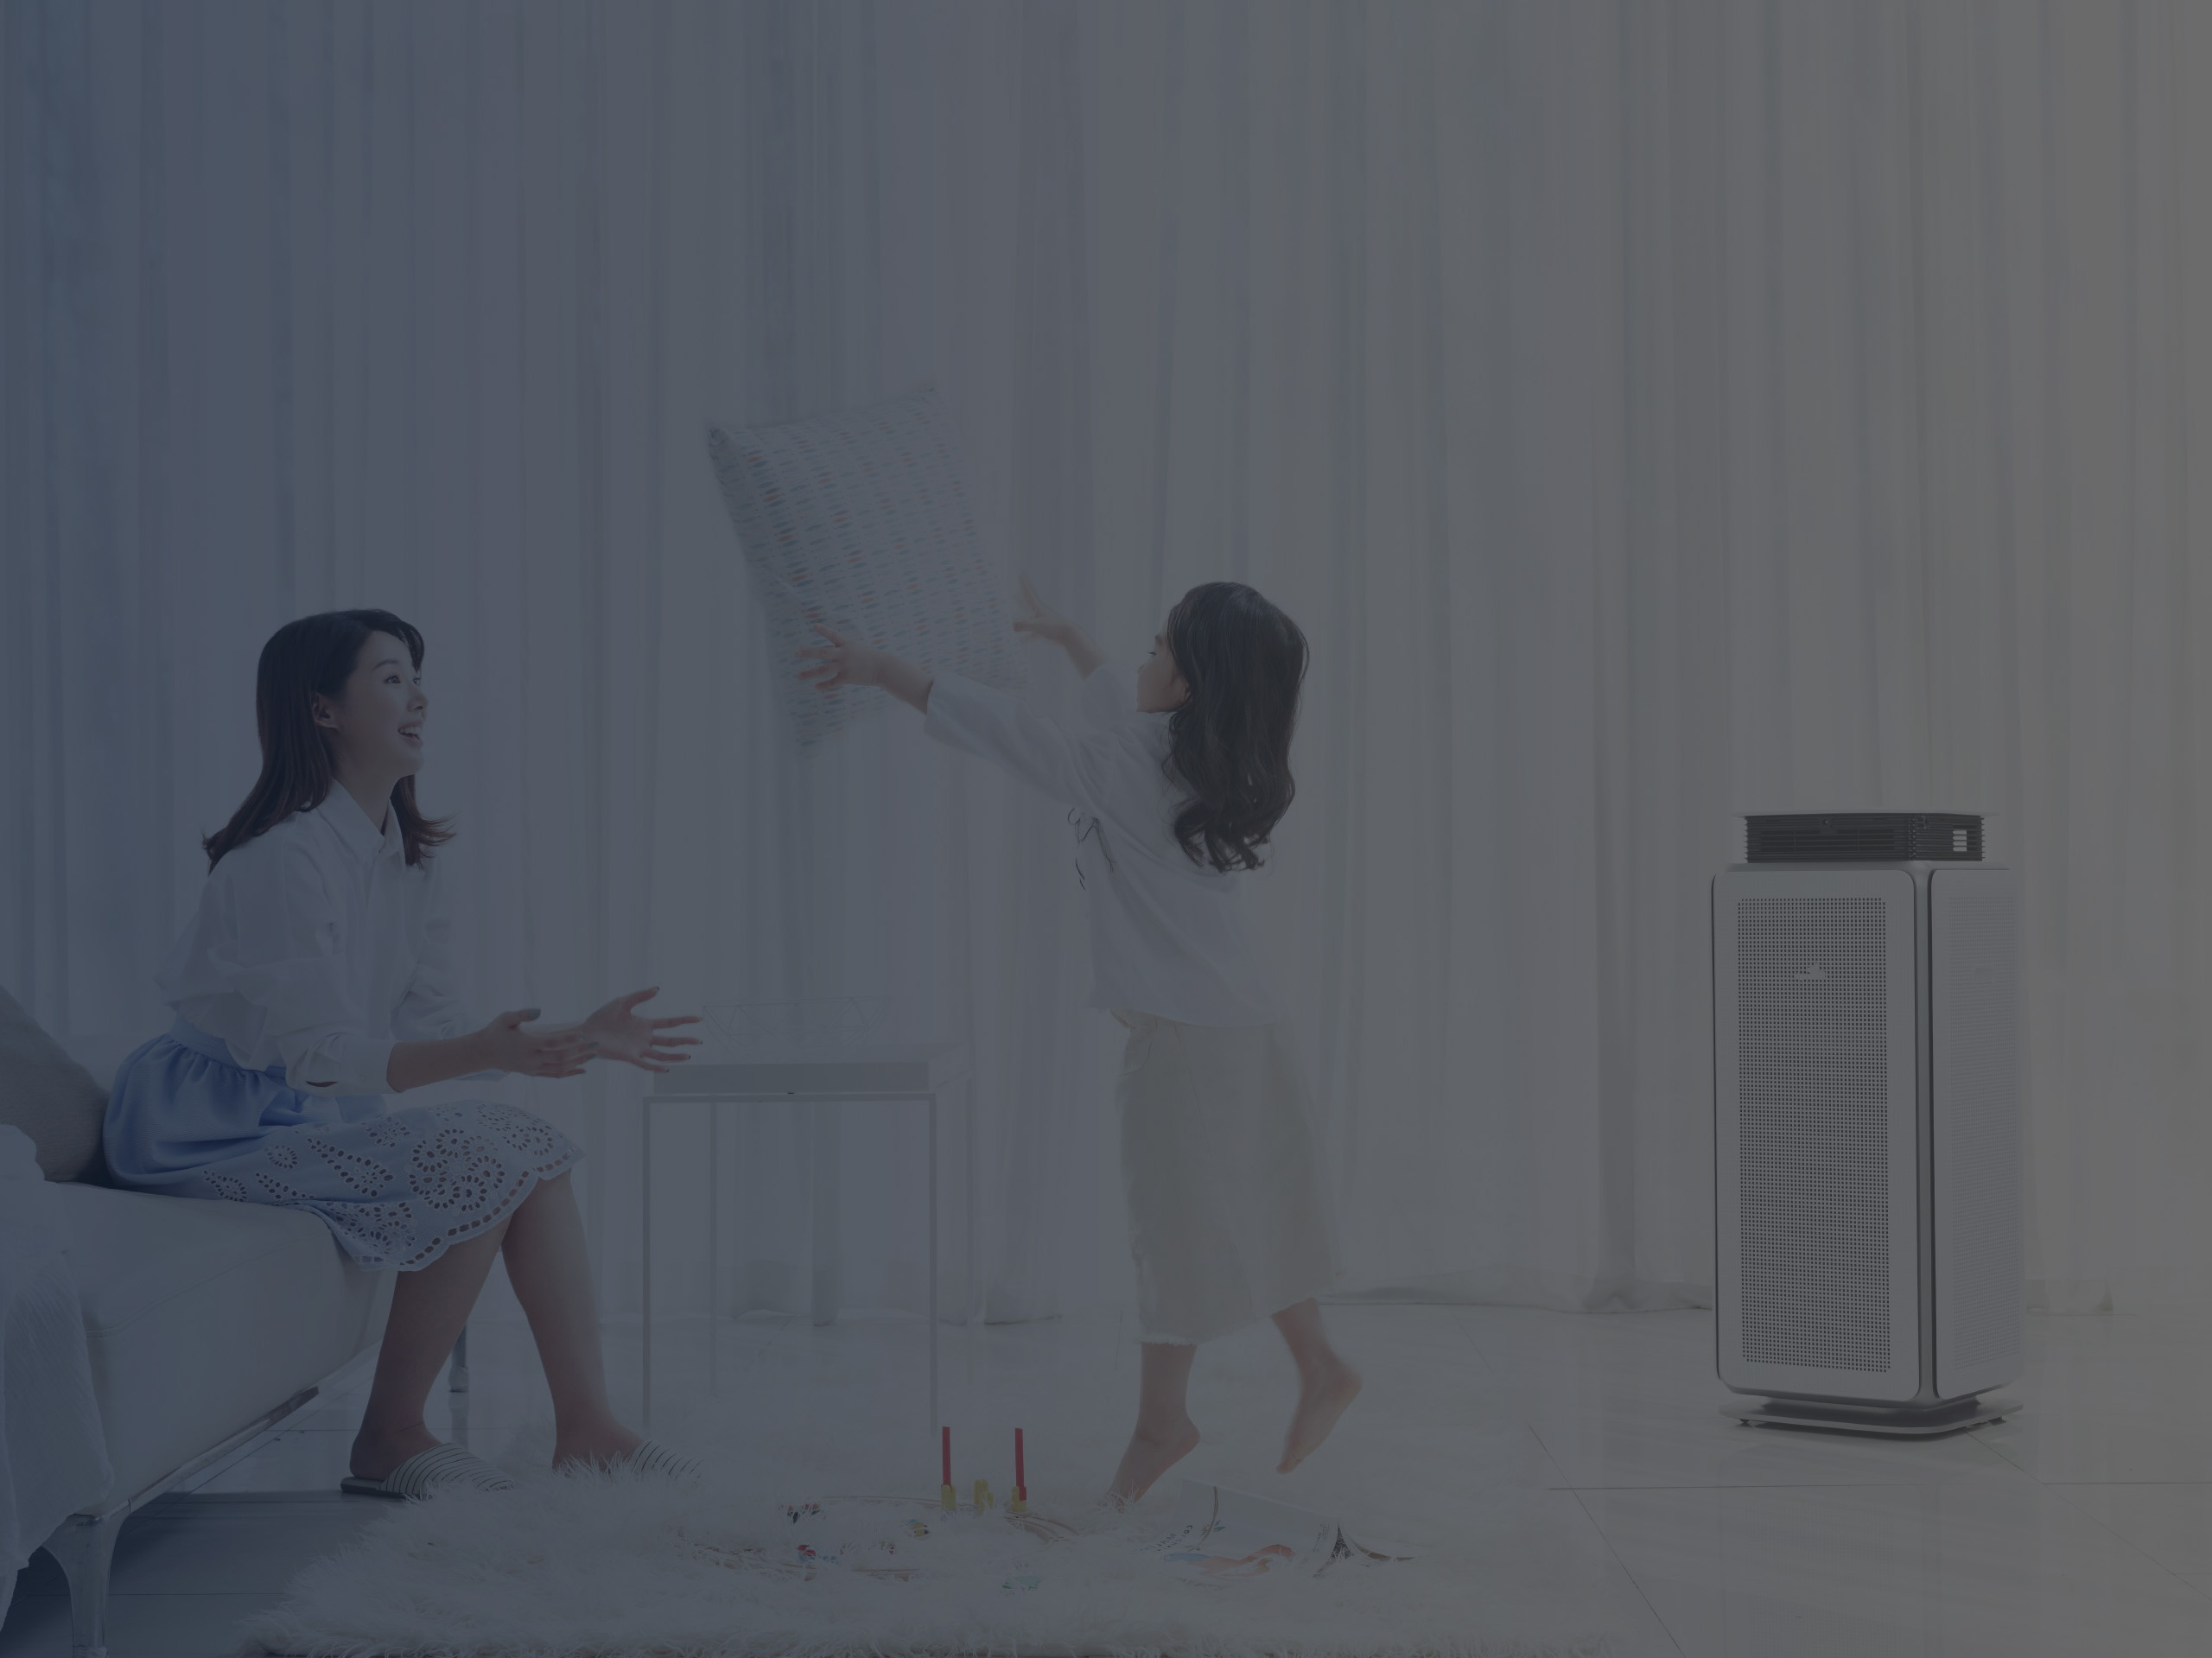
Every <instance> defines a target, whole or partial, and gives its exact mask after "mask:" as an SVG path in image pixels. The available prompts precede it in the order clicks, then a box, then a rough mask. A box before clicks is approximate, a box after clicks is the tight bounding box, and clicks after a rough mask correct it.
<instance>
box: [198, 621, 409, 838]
mask: <svg viewBox="0 0 2212 1658" xmlns="http://www.w3.org/2000/svg"><path fill="white" fill-rule="evenodd" d="M372 633H389V634H391V636H392V637H393V638H396V639H399V640H401V641H403V642H404V644H405V645H406V646H407V653H408V655H409V656H410V657H413V658H414V659H415V665H416V667H417V668H420V667H421V666H422V665H423V636H422V635H421V634H420V633H418V632H416V631H415V630H414V628H413V627H411V626H409V625H408V624H407V623H405V622H403V621H401V620H400V619H399V618H398V617H397V616H395V615H393V614H392V613H391V612H390V611H388V610H326V611H324V612H322V613H320V614H319V615H315V616H302V617H301V618H300V619H299V620H297V621H296V622H287V623H285V624H284V626H282V627H280V628H278V629H277V631H276V632H274V633H272V634H270V636H269V643H268V644H266V645H263V646H262V647H261V666H260V668H259V670H257V672H256V674H255V676H254V683H253V717H254V723H255V725H256V726H257V727H258V728H259V730H260V733H261V777H260V778H259V780H258V781H257V782H256V783H255V784H254V785H253V791H252V792H251V794H249V795H247V796H246V797H245V804H244V805H242V806H240V807H239V808H238V810H237V811H236V812H234V813H232V816H231V821H230V822H229V823H226V824H224V825H223V827H222V828H221V829H219V831H217V832H216V833H215V834H213V835H209V836H208V837H207V839H206V840H204V841H202V842H200V845H201V846H202V847H203V848H206V850H207V867H208V868H210V869H213V867H215V866H216V865H217V864H218V863H219V862H221V861H222V858H223V854H225V853H226V852H231V851H235V850H236V849H237V848H239V847H242V846H244V845H245V843H246V842H248V841H251V840H252V839H253V838H254V836H256V835H259V834H262V833H263V832H264V831H265V830H267V829H273V828H275V827H276V826H277V824H278V823H283V821H284V819H286V818H287V817H289V816H291V815H292V814H293V813H294V812H296V811H309V810H313V809H314V808H315V807H317V806H320V805H321V804H322V803H323V800H324V798H325V797H327V796H328V794H329V793H330V785H331V784H332V782H333V781H334V775H333V773H332V771H331V766H330V746H329V742H328V740H327V738H325V737H324V735H323V734H322V729H321V727H319V726H317V725H316V724H315V697H316V696H318V695H321V696H327V697H328V698H329V699H330V700H331V701H332V702H338V701H339V700H340V699H341V698H342V697H344V696H345V695H346V681H347V680H348V679H350V678H352V677H353V666H354V664H356V663H358V662H359V660H360V658H361V647H362V646H363V645H366V644H367V643H368V642H369V635H370V634H372ZM391 809H392V810H394V811H396V812H397V813H398V814H399V834H400V838H401V840H402V841H404V842H405V843H406V847H407V861H408V862H409V863H410V864H418V863H421V862H422V861H423V859H425V858H427V857H429V855H430V848H432V847H435V846H442V845H443V844H444V843H445V842H448V841H449V840H451V839H452V838H453V828H452V823H453V820H452V819H451V818H428V817H425V816H423V814H422V813H421V812H419V811H417V810H416V809H415V779H414V778H411V777H409V778H400V779H399V781H398V782H397V784H395V785H392V791H391Z"/></svg>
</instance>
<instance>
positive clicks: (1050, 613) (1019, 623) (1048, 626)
mask: <svg viewBox="0 0 2212 1658" xmlns="http://www.w3.org/2000/svg"><path fill="white" fill-rule="evenodd" d="M1020 582H1021V613H1020V615H1019V616H1016V617H1015V618H1014V632H1017V633H1027V634H1028V635H1029V636H1030V637H1031V638H1038V639H1045V640H1046V641H1048V642H1050V643H1052V644H1053V645H1065V644H1067V643H1068V642H1069V641H1070V640H1071V639H1072V638H1075V637H1076V626H1075V624H1074V623H1073V622H1071V621H1070V620H1069V619H1067V618H1066V617H1065V616H1063V615H1061V614H1060V613H1058V611H1055V610H1051V609H1048V608H1046V605H1045V601H1044V600H1041V599H1039V597H1038V596H1037V592H1036V589H1035V588H1032V587H1031V586H1030V585H1029V578H1028V576H1027V575H1022V576H1021V577H1020Z"/></svg>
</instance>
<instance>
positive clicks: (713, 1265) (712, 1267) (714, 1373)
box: [707, 1100, 722, 1399]
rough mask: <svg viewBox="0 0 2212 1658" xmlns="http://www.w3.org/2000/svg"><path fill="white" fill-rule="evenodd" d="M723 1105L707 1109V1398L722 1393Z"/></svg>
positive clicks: (719, 1104)
mask: <svg viewBox="0 0 2212 1658" xmlns="http://www.w3.org/2000/svg"><path fill="white" fill-rule="evenodd" d="M721 1222H722V1112H721V1101H720V1100H715V1101H714V1102H711V1103H710V1104H709V1106H708V1107H707V1397H708V1398H709V1399H712V1398H713V1397H714V1396H715V1393H716V1392H717V1391H718V1388H717V1384H718V1383H719V1382H720V1381H721V1369H720V1363H719V1361H720V1359H721V1317H722V1300H721V1265H722V1241H721V1230H722V1227H721Z"/></svg>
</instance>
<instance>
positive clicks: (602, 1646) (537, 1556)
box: [245, 1433, 1607, 1658]
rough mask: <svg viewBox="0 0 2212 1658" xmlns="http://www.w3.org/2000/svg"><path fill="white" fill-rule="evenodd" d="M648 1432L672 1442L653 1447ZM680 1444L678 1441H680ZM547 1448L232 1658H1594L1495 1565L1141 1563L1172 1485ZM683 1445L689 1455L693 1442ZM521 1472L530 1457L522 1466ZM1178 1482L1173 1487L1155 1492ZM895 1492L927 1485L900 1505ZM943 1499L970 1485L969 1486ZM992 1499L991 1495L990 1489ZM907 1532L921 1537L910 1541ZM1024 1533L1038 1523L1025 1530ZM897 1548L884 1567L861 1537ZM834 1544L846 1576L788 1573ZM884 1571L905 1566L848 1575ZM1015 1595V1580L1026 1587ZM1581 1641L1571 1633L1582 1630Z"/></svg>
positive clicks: (421, 1519)
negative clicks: (945, 1491) (1107, 1493)
mask: <svg viewBox="0 0 2212 1658" xmlns="http://www.w3.org/2000/svg"><path fill="white" fill-rule="evenodd" d="M660 1437H662V1438H663V1439H668V1440H670V1441H671V1443H677V1444H683V1443H684V1442H683V1441H682V1440H678V1439H674V1438H673V1437H672V1436H671V1435H668V1434H666V1433H664V1434H662V1435H661V1436H660ZM692 1445H696V1441H693V1442H692ZM546 1448H547V1447H546V1446H545V1445H542V1444H538V1443H534V1442H533V1443H525V1444H522V1445H518V1446H517V1447H516V1452H515V1454H514V1455H512V1457H507V1458H501V1459H500V1460H501V1461H502V1462H503V1463H505V1464H506V1465H507V1466H508V1467H509V1468H510V1470H511V1471H513V1472H514V1473H515V1474H516V1476H517V1477H518V1479H519V1480H520V1481H521V1482H522V1483H521V1485H520V1487H519V1489H518V1490H513V1491H507V1492H498V1493H483V1492H455V1493H452V1494H449V1495H446V1496H440V1497H437V1498H435V1499H434V1500H432V1501H429V1502H416V1503H408V1504H404V1505H403V1504H394V1505H392V1508H391V1511H390V1512H389V1513H386V1514H382V1515H378V1517H377V1518H376V1519H375V1520H374V1521H372V1522H371V1523H370V1524H369V1525H367V1526H366V1527H365V1528H363V1530H362V1531H361V1533H360V1534H359V1535H358V1536H357V1537H356V1538H355V1539H354V1540H353V1542H352V1543H350V1544H349V1545H348V1546H347V1547H345V1548H344V1549H343V1550H341V1551H340V1553H337V1554H334V1555H332V1556H330V1557H327V1558H326V1559H324V1560H320V1561H318V1562H316V1563H315V1565H313V1566H309V1567H308V1569H307V1570H306V1571H305V1572H302V1573H301V1574H300V1576H299V1577H298V1578H297V1579H295V1580H294V1582H293V1584H292V1585H291V1587H290V1589H289V1591H288V1592H287V1594H286V1597H285V1598H284V1599H283V1602H282V1603H281V1604H279V1605H278V1606H277V1608H276V1609H275V1610H272V1611H270V1612H268V1613H266V1614H264V1615H263V1616H262V1617H259V1618H257V1620H255V1621H254V1622H253V1623H251V1624H250V1625H249V1626H248V1627H247V1629H246V1630H245V1636H246V1644H245V1650H246V1651H249V1652H266V1653H286V1654H301V1655H311V1658H401V1655H406V1658H525V1655H526V1658H617V1655H620V1658H633V1655H634V1658H678V1655H681V1658H709V1655H713V1658H723V1655H748V1658H749V1655H770V1654H773V1655H778V1658H832V1655H837V1658H842V1655H848V1654H865V1655H870V1658H924V1655H927V1658H940V1655H967V1654H975V1655H987V1654H988V1655H1007V1658H1015V1655H1027V1654H1036V1655H1046V1654H1053V1655H1067V1658H1077V1655H1082V1658H1089V1655H1114V1658H1166V1655H1171V1654H1172V1655H1192V1658H1248V1655H1249V1658H1413V1655H1431V1654H1433V1655H1439V1658H1478V1655H1480V1658H1503V1655H1516V1658H1548V1655H1576V1658H1590V1655H1601V1654H1603V1653H1605V1651H1606V1649H1607V1648H1606V1645H1605V1642H1604V1640H1603V1639H1602V1638H1601V1637H1599V1636H1594V1635H1582V1634H1578V1633H1576V1632H1574V1631H1573V1630H1566V1631H1562V1630H1561V1629H1560V1627H1559V1608H1558V1606H1557V1604H1556V1603H1553V1604H1549V1605H1548V1606H1546V1605H1541V1604H1533V1603H1528V1602H1524V1603H1523V1604H1519V1605H1518V1606H1516V1604H1515V1594H1516V1589H1515V1584H1514V1581H1513V1576H1512V1574H1511V1573H1510V1572H1503V1571H1500V1570H1499V1569H1498V1566H1497V1562H1495V1561H1490V1562H1486V1561H1485V1560H1483V1559H1480V1558H1478V1556H1476V1555H1475V1554H1473V1553H1470V1552H1468V1551H1467V1550H1465V1549H1464V1548H1463V1549H1462V1550H1460V1551H1459V1552H1457V1553H1454V1552H1452V1551H1451V1550H1449V1549H1445V1548H1427V1549H1425V1548H1423V1547H1421V1541H1420V1540H1419V1539H1406V1538H1396V1537H1393V1538H1381V1537H1374V1536H1370V1535H1366V1534H1363V1533H1362V1531H1361V1529H1360V1528H1358V1524H1357V1521H1355V1519H1354V1518H1353V1517H1352V1516H1349V1515H1345V1516H1340V1518H1343V1519H1344V1520H1345V1521H1346V1522H1347V1526H1348V1528H1351V1529H1352V1530H1353V1532H1354V1534H1355V1536H1357V1540H1359V1541H1360V1542H1362V1543H1364V1544H1369V1545H1370V1546H1371V1547H1381V1548H1388V1549H1390V1550H1391V1552H1394V1553H1413V1554H1414V1559H1412V1560H1405V1561H1399V1562H1393V1563H1389V1564H1378V1563H1375V1562H1372V1561H1369V1560H1358V1559H1355V1560H1338V1561H1337V1562H1336V1563H1335V1564H1334V1565H1332V1566H1330V1567H1329V1568H1328V1570H1327V1571H1325V1572H1323V1573H1321V1574H1320V1575H1319V1576H1318V1577H1313V1578H1299V1579H1262V1580H1258V1581H1251V1582H1243V1583H1236V1584H1223V1585H1199V1584H1193V1583H1187V1582H1183V1581H1179V1580H1177V1579H1174V1578H1173V1577H1172V1576H1171V1575H1169V1574H1168V1573H1167V1572H1166V1571H1165V1570H1164V1569H1163V1568H1162V1566H1161V1564H1160V1560H1159V1559H1158V1558H1157V1557H1156V1556H1149V1555H1147V1553H1145V1552H1144V1547H1143V1546H1144V1545H1145V1544H1146V1543H1147V1542H1148V1541H1150V1540H1154V1539H1155V1538H1157V1537H1158V1536H1159V1535H1160V1534H1161V1533H1162V1532H1163V1531H1164V1530H1165V1529H1166V1522H1167V1521H1168V1520H1169V1519H1171V1518H1172V1511H1173V1497H1172V1494H1171V1496H1170V1497H1169V1499H1168V1501H1167V1502H1166V1504H1164V1505H1163V1503H1162V1502H1160V1501H1159V1500H1158V1498H1157V1495H1156V1496H1155V1499H1154V1500H1153V1501H1148V1502H1147V1503H1146V1504H1145V1505H1144V1506H1143V1507H1142V1508H1141V1509H1139V1510H1137V1511H1135V1512H1134V1513H1131V1514H1128V1515H1109V1514H1108V1513H1106V1512H1105V1511H1103V1510H1101V1509H1096V1508H1095V1507H1091V1506H1090V1505H1089V1502H1088V1498H1089V1496H1090V1493H1089V1492H1088V1491H1087V1490H1084V1491H1078V1490H1077V1488H1075V1487H1073V1486H1072V1485H1071V1486H1068V1487H1065V1488H1062V1489H1052V1488H1046V1487H1041V1486H1040V1487H1033V1488H1032V1490H1031V1492H1030V1502H1031V1506H1032V1508H1033V1509H1035V1510H1036V1511H1037V1513H1038V1514H1039V1515H1044V1516H1050V1517H1052V1518H1053V1519H1056V1520H1058V1521H1065V1522H1067V1525H1068V1527H1069V1529H1070V1532H1071V1534H1068V1535H1065V1536H1061V1537H1057V1538H1053V1539H1051V1540H1048V1539H1046V1538H1045V1537H1040V1536H1036V1535H1032V1534H1029V1533H1027V1532H1026V1531H1024V1530H1022V1529H1020V1528H1016V1527H1014V1526H1013V1525H1011V1524H1009V1523H1008V1522H1007V1521H1006V1519H1005V1518H1004V1517H1003V1515H1002V1514H1001V1513H998V1512H994V1513H992V1514H988V1515H981V1516H977V1515H972V1514H963V1515H957V1516H952V1517H950V1520H949V1521H948V1517H947V1516H944V1515H941V1514H938V1513H937V1512H936V1511H934V1510H933V1509H929V1508H926V1507H923V1506H919V1505H916V1506H901V1505H893V1504H885V1503H875V1504H864V1503H842V1502H836V1501H827V1502H825V1503H824V1507H823V1511H822V1512H821V1513H819V1514H815V1515H809V1514H806V1513H805V1512H804V1510H803V1509H802V1510H801V1516H800V1518H799V1520H798V1521H794V1519H793V1517H792V1513H791V1507H792V1505H793V1504H795V1503H801V1502H804V1500H805V1499H807V1498H810V1497H819V1498H829V1497H833V1496H836V1495H837V1494H838V1493H839V1492H841V1491H849V1490H851V1489H852V1488H851V1487H849V1486H841V1487H835V1488H830V1489H829V1490H824V1489H823V1488H822V1487H821V1484H820V1481H821V1478H822V1476H823V1469H822V1468H821V1467H820V1466H819V1465H818V1464H813V1465H810V1464H809V1462H808V1461H807V1459H805V1458H802V1457H800V1456H798V1455H796V1454H794V1447H792V1446H791V1445H789V1444H788V1443H785V1444H782V1445H779V1446H775V1447H768V1448H767V1449H770V1450H772V1451H773V1452H775V1453H777V1454H767V1455H764V1454H762V1453H763V1451H764V1447H763V1446H762V1445H760V1444H758V1443H756V1444H754V1445H750V1446H748V1447H747V1454H746V1455H745V1456H744V1457H742V1458H735V1457H732V1456H729V1455H728V1454H724V1455H723V1456H721V1457H715V1458H711V1460H710V1468H709V1475H708V1477H707V1478H706V1479H705V1480H704V1481H703V1482H702V1483H700V1484H699V1485H697V1486H695V1487H691V1488H689V1489H686V1488H683V1487H679V1486H672V1485H671V1484H669V1483H665V1482H663V1481H658V1480H651V1479H647V1480H639V1479H636V1478H632V1477H628V1476H626V1475H622V1474H616V1475H608V1476H601V1477H556V1476H554V1475H551V1474H549V1473H546V1472H543V1471H542V1463H541V1462H540V1458H541V1456H542V1454H543V1451H544V1450H545V1449H546ZM686 1448H691V1446H690V1445H687V1446H686ZM533 1464H537V1467H536V1468H535V1469H533ZM1176 1483H1177V1482H1176V1479H1175V1477H1174V1476H1173V1475H1171V1476H1170V1477H1169V1478H1168V1480H1166V1481H1165V1482H1163V1486H1164V1487H1173V1486H1175V1485H1176ZM900 1495H904V1496H910V1497H921V1496H925V1495H926V1494H925V1492H923V1491H921V1490H914V1491H912V1492H911V1493H903V1494H900ZM962 1495H963V1497H965V1496H967V1495H968V1493H967V1491H966V1490H965V1489H964V1488H963V1492H962ZM1000 1496H1001V1501H1003V1496H1004V1493H1003V1492H1001V1494H1000ZM908 1518H915V1519H919V1520H921V1521H924V1522H925V1524H926V1525H927V1526H928V1527H929V1535H928V1536H927V1537H926V1538H916V1537H914V1536H913V1534H912V1531H911V1529H909V1528H906V1527H905V1525H904V1521H906V1519H908ZM1040 1529H1044V1528H1040ZM887 1534H893V1535H899V1534H903V1535H905V1536H906V1538H907V1539H909V1540H908V1541H907V1542H906V1543H905V1544H904V1545H902V1547H903V1550H904V1553H903V1558H899V1557H896V1556H895V1555H894V1553H893V1551H889V1550H886V1549H884V1548H883V1547H882V1544H881V1539H883V1538H884V1537H885V1536H886V1535H887ZM806 1537H810V1538H812V1539H813V1540H814V1544H813V1546H814V1547H815V1548H816V1551H817V1559H823V1558H824V1557H833V1556H836V1554H837V1553H838V1547H839V1545H840V1544H844V1545H846V1546H847V1547H846V1548H845V1552H844V1553H843V1555H842V1561H843V1562H844V1563H838V1564H830V1563H828V1561H827V1560H826V1559H824V1563H822V1564H817V1565H812V1566H808V1565H806V1564H804V1557H803V1556H801V1555H800V1554H799V1553H798V1550H797V1547H796V1543H797V1541H798V1540H800V1539H802V1538H806ZM870 1561H872V1562H874V1565H875V1566H877V1567H878V1568H883V1567H889V1566H898V1567H899V1568H901V1569H903V1570H906V1571H908V1572H910V1573H911V1575H908V1576H906V1577H903V1578H901V1577H898V1576H893V1575H889V1574H888V1573H887V1572H885V1571H882V1570H866V1571H863V1570H855V1569H853V1564H851V1563H866V1562H870ZM1032 1578H1033V1579H1035V1584H1034V1586H1033V1587H1032V1586H1028V1585H1027V1582H1026V1581H1025V1580H1026V1579H1032ZM1585 1627H1587V1625H1586V1626H1585Z"/></svg>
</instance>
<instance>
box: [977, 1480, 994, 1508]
mask: <svg viewBox="0 0 2212 1658" xmlns="http://www.w3.org/2000/svg"><path fill="white" fill-rule="evenodd" d="M990 1506H991V1483H990V1481H988V1480H987V1479H979V1480H977V1481H976V1513H977V1514H981V1513H982V1511H983V1510H984V1509H988V1508H989V1507H990Z"/></svg>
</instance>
